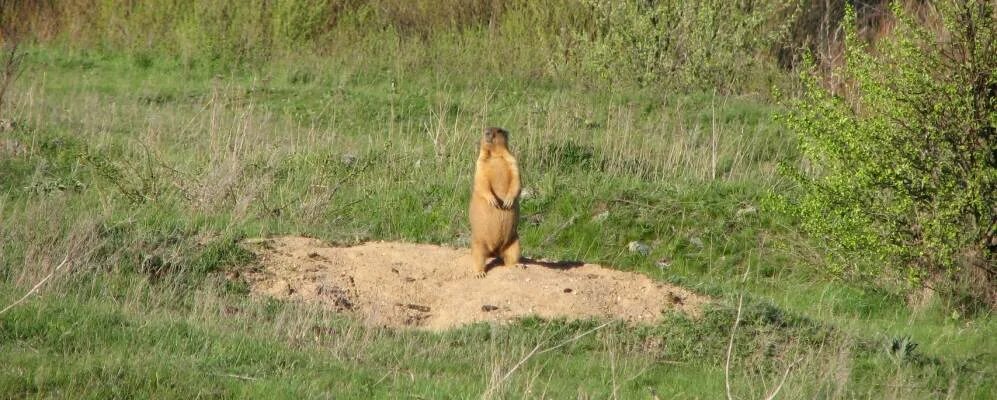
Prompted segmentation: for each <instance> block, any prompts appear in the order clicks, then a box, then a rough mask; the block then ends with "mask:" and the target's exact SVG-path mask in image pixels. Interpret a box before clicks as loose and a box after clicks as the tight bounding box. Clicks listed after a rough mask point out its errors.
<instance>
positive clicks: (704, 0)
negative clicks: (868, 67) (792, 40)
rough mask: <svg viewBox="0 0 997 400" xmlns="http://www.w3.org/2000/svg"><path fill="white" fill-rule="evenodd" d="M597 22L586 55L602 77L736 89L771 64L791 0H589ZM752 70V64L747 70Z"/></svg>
mask: <svg viewBox="0 0 997 400" xmlns="http://www.w3.org/2000/svg"><path fill="white" fill-rule="evenodd" d="M584 3H585V4H586V5H587V6H588V7H590V8H591V10H592V14H593V15H594V16H595V19H596V25H597V28H596V30H595V32H594V37H593V39H592V40H589V41H587V42H586V45H587V46H586V48H585V50H584V51H585V56H584V58H585V60H584V61H585V62H586V64H587V67H588V68H591V69H594V70H595V71H597V72H598V73H600V74H601V75H602V76H603V77H604V78H608V79H620V78H622V77H636V78H637V79H638V80H640V81H641V82H644V83H649V82H658V81H662V80H664V81H668V82H672V83H678V84H680V85H683V86H687V87H690V86H691V87H712V88H719V89H720V90H721V91H730V89H731V88H735V87H739V86H740V85H741V84H743V83H744V82H743V80H744V79H746V78H747V77H749V76H751V74H758V73H764V72H765V68H764V67H769V66H770V58H769V57H766V56H765V51H766V49H768V48H771V47H772V46H773V44H774V43H776V42H778V41H779V40H780V39H781V38H782V36H784V35H785V34H786V33H787V29H788V25H786V21H790V20H792V18H787V19H783V20H782V21H779V20H778V17H780V16H783V15H784V14H786V12H787V10H789V9H791V8H792V3H790V2H775V1H772V2H761V3H754V2H747V3H745V2H731V1H722V0H697V1H648V2H637V1H625V2H619V1H611V0H585V1H584ZM749 71H750V72H749Z"/></svg>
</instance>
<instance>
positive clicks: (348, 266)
mask: <svg viewBox="0 0 997 400" xmlns="http://www.w3.org/2000/svg"><path fill="white" fill-rule="evenodd" d="M244 245H245V246H246V248H248V249H250V250H251V251H252V252H254V253H255V254H256V255H257V256H258V258H257V260H258V265H256V267H255V268H252V269H250V270H248V271H246V272H243V273H242V274H241V276H240V277H239V278H240V279H244V280H245V281H246V282H247V283H248V284H249V287H250V290H251V292H252V293H253V294H254V295H259V296H270V297H274V298H278V299H285V300H292V301H301V302H308V303H319V304H322V305H323V306H326V307H329V308H332V309H335V310H338V311H341V312H344V313H350V314H354V315H356V316H357V317H359V318H361V319H362V320H364V321H365V322H366V323H369V324H371V325H376V326H390V327H415V328H424V329H431V330H442V329H448V328H453V327H457V326H460V325H464V324H469V323H474V322H478V321H496V322H505V321H510V320H514V319H517V318H520V317H525V316H530V315H536V316H540V317H543V318H559V317H565V318H569V319H584V318H602V319H619V320H624V321H627V322H631V323H656V322H658V321H660V320H661V318H662V317H663V314H664V313H665V312H666V311H668V310H679V311H681V312H684V313H686V314H689V315H691V316H694V317H695V316H698V315H699V313H700V308H701V306H702V305H703V304H704V303H706V302H708V301H709V299H708V298H707V297H705V296H701V295H697V294H695V293H693V292H691V291H690V290H688V289H685V288H681V287H677V286H672V285H669V284H666V283H662V282H658V281H655V280H652V279H650V278H648V277H647V276H644V275H641V274H637V273H632V272H623V271H616V270H613V269H609V268H604V267H601V266H599V265H595V264H585V263H581V262H549V261H538V260H525V265H526V267H525V268H506V267H502V266H496V267H491V268H490V269H489V271H488V276H486V277H485V278H482V279H478V278H475V277H474V276H473V274H472V273H471V269H470V267H469V258H470V253H469V251H468V250H467V249H453V248H447V247H441V246H434V245H426V244H411V243H394V242H370V243H365V244H362V245H358V246H353V247H334V246H330V245H328V244H325V243H323V242H322V241H320V240H316V239H311V238H305V237H279V238H271V239H251V240H247V241H245V242H244ZM492 264H495V263H494V262H493V263H492Z"/></svg>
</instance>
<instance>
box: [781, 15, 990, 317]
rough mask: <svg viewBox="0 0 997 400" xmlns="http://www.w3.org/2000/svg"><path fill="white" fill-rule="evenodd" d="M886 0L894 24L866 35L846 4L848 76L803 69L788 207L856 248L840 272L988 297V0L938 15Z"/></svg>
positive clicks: (823, 235)
mask: <svg viewBox="0 0 997 400" xmlns="http://www.w3.org/2000/svg"><path fill="white" fill-rule="evenodd" d="M894 12H895V14H896V16H897V17H898V18H897V26H896V28H895V31H894V34H893V35H892V36H891V37H889V38H885V39H884V40H883V41H882V42H880V43H879V45H878V46H877V47H876V48H871V47H870V46H868V45H866V44H864V43H863V42H862V41H861V40H860V39H859V38H858V37H857V33H856V29H855V24H854V16H855V14H854V12H853V11H851V10H849V11H848V13H847V17H846V27H847V38H846V45H847V51H846V63H845V65H843V66H841V67H840V68H838V69H837V70H836V71H835V74H837V75H839V76H840V78H841V79H843V80H844V81H845V82H847V83H846V85H845V86H844V87H843V88H840V89H839V90H837V91H835V90H833V89H827V88H825V87H822V86H821V84H820V82H819V80H818V77H817V76H816V75H815V74H814V73H810V74H805V80H806V82H807V86H806V90H805V95H804V96H803V97H802V98H800V99H799V100H797V101H794V102H793V103H792V104H791V112H789V113H788V114H787V115H786V116H785V117H786V118H785V122H786V124H787V125H788V126H789V127H790V128H791V129H792V130H794V131H795V132H797V133H798V135H799V137H800V140H801V142H800V149H801V150H802V152H803V154H804V155H805V156H806V158H807V161H808V162H809V165H806V166H805V167H803V168H795V169H789V171H790V175H791V176H793V177H794V178H795V179H796V181H797V182H798V183H799V185H800V186H799V188H800V191H799V193H798V195H797V196H795V197H792V198H791V199H790V200H791V201H790V204H788V208H789V210H790V211H791V212H792V213H794V214H795V215H797V216H799V217H800V218H801V219H802V221H803V227H804V228H805V229H806V230H807V231H808V232H809V233H810V234H811V235H813V237H814V238H815V239H817V240H819V241H821V242H822V243H826V244H827V245H828V246H829V247H830V248H831V249H832V250H834V251H835V252H836V253H837V254H847V255H849V256H850V257H848V258H845V259H844V260H850V261H840V260H841V259H839V261H837V262H835V267H836V268H837V269H836V272H844V273H854V274H856V275H859V276H863V277H867V278H872V277H876V276H877V275H879V274H880V273H881V272H886V273H891V274H892V275H893V276H899V277H901V278H903V279H904V280H905V281H906V282H907V283H909V284H911V286H912V287H916V286H925V287H929V288H932V289H934V290H936V291H940V292H943V293H946V294H949V295H958V296H969V297H970V300H971V301H972V302H974V303H981V302H983V303H989V304H991V305H995V304H997V298H995V297H994V295H995V293H994V284H995V282H997V280H995V275H994V269H993V268H994V267H993V265H994V246H995V244H997V237H995V234H997V226H995V224H997V209H995V208H994V207H995V206H994V205H995V204H997V198H995V193H997V159H995V157H997V147H995V146H997V143H995V137H994V126H995V125H997V91H995V87H997V73H995V72H997V48H995V45H994V44H995V43H997V23H995V22H994V5H993V3H990V2H985V1H976V2H968V3H965V4H960V5H954V4H945V5H940V6H939V7H938V12H939V14H938V17H939V18H940V21H941V24H940V26H938V27H936V28H931V25H930V24H926V23H921V22H918V21H916V20H915V18H916V17H915V16H913V15H910V14H909V13H907V12H906V11H905V10H904V9H903V8H901V7H899V6H897V7H894ZM934 30H937V31H938V32H935V31H934ZM939 38H941V40H939ZM946 38H947V39H946ZM972 281H975V284H972V283H970V282H972ZM966 285H969V287H964V286H966ZM963 291H968V292H963Z"/></svg>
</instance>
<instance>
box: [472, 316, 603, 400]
mask: <svg viewBox="0 0 997 400" xmlns="http://www.w3.org/2000/svg"><path fill="white" fill-rule="evenodd" d="M610 323H612V321H607V322H606V323H604V324H602V325H599V326H597V327H595V328H592V329H589V330H587V331H585V332H582V333H579V334H577V335H575V336H574V337H572V338H571V339H568V340H565V341H563V342H561V343H558V344H557V345H555V346H551V347H548V348H546V349H543V350H540V346H542V345H543V342H540V343H537V345H536V346H533V350H530V352H529V353H528V354H526V357H523V359H522V360H519V362H517V363H516V365H513V366H512V368H510V369H509V371H508V372H506V373H505V375H503V376H502V378H500V379H499V380H498V382H495V385H493V386H491V387H489V388H488V390H487V391H485V394H484V395H482V396H481V397H482V398H490V397H491V394H492V392H493V391H494V390H495V388H497V387H498V386H499V385H501V384H502V382H505V380H506V379H509V377H510V376H512V373H513V372H516V370H517V369H519V367H521V366H523V364H525V363H526V361H528V360H529V359H530V358H532V357H533V356H535V355H540V354H543V353H546V352H549V351H553V350H556V349H559V348H561V347H564V346H567V345H568V344H570V343H572V342H574V341H576V340H578V339H581V338H583V337H585V336H587V335H589V334H591V333H592V332H595V331H597V330H599V329H602V328H605V327H606V325H609V324H610ZM537 350H540V351H537Z"/></svg>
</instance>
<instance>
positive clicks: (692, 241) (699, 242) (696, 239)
mask: <svg viewBox="0 0 997 400" xmlns="http://www.w3.org/2000/svg"><path fill="white" fill-rule="evenodd" d="M689 244H692V245H693V246H696V247H698V248H700V249H702V248H703V239H700V238H699V237H697V236H693V237H691V238H689Z"/></svg>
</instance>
